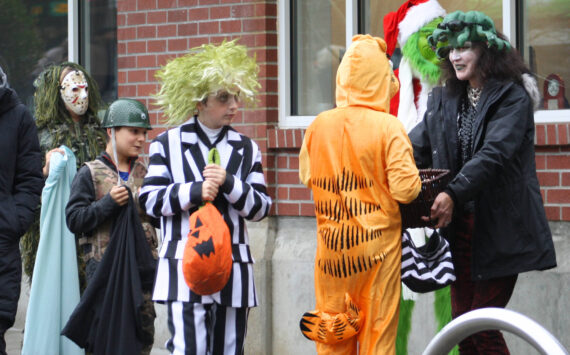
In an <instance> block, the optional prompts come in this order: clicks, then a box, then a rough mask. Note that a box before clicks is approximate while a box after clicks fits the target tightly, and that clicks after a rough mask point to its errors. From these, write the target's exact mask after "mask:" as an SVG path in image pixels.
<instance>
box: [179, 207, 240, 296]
mask: <svg viewBox="0 0 570 355" xmlns="http://www.w3.org/2000/svg"><path fill="white" fill-rule="evenodd" d="M231 270H232V245H231V238H230V231H229V229H228V226H227V225H226V223H225V221H224V219H223V217H222V215H221V214H220V212H218V210H217V209H216V207H215V206H214V205H213V204H211V203H206V204H205V205H204V206H203V207H202V208H200V209H199V210H198V211H196V212H194V213H192V214H191V215H190V231H189V232H188V239H187V241H186V246H185V248H184V256H183V259H182V272H183V274H184V279H185V280H186V283H187V284H188V287H190V289H191V290H192V291H193V292H195V293H197V294H199V295H210V294H212V293H215V292H218V291H220V290H221V289H222V288H223V287H224V286H225V285H226V283H227V282H228V279H229V277H230V274H231Z"/></svg>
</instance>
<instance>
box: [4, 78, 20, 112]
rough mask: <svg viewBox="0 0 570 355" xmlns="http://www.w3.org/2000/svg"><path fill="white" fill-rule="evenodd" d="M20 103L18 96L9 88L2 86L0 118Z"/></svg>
mask: <svg viewBox="0 0 570 355" xmlns="http://www.w3.org/2000/svg"><path fill="white" fill-rule="evenodd" d="M19 103H20V99H19V98H18V95H16V93H15V92H14V90H12V89H10V88H9V87H2V85H1V84H0V116H2V114H4V113H5V112H8V111H9V110H11V109H12V108H13V107H14V106H16V105H17V104H19Z"/></svg>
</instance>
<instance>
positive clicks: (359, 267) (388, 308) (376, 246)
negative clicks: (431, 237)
mask: <svg viewBox="0 0 570 355" xmlns="http://www.w3.org/2000/svg"><path fill="white" fill-rule="evenodd" d="M352 41H353V42H352V44H351V46H350V47H349V49H348V50H347V52H346V54H345V55H344V57H343V59H342V62H341V64H340V66H339V68H338V72H337V78H336V84H337V86H336V103H337V108H335V109H333V110H330V111H325V112H323V113H321V114H320V115H318V116H317V117H316V118H315V120H314V121H313V123H312V124H311V125H310V126H309V128H308V129H307V131H306V133H305V137H304V141H303V146H302V148H301V152H300V156H299V159H300V166H299V176H300V178H301V181H302V182H303V183H304V184H305V185H307V186H308V187H310V188H312V191H313V197H314V201H315V211H316V217H317V253H316V258H315V294H316V310H315V311H312V312H308V313H305V315H304V316H303V318H302V320H301V330H302V331H303V334H304V335H305V336H306V337H308V338H309V339H312V340H315V341H316V344H317V352H318V353H319V354H335V355H338V354H356V353H357V342H358V349H359V352H360V353H361V354H392V353H394V352H395V340H396V331H397V326H398V306H399V303H400V263H401V220H400V210H399V206H398V202H400V203H408V202H411V201H412V200H413V199H414V198H415V197H416V196H417V195H418V193H419V192H420V188H421V181H420V178H419V175H418V170H417V168H416V165H415V163H414V158H413V153H412V146H411V144H410V141H409V139H408V136H407V134H406V131H405V129H404V127H403V126H402V124H401V123H400V121H398V119H397V118H396V117H394V116H392V115H390V114H388V113H387V112H389V105H390V99H391V98H392V96H394V94H395V93H396V92H397V90H398V81H397V80H396V78H395V77H394V75H393V73H392V69H391V67H390V64H389V62H388V59H387V57H386V43H385V42H384V40H382V39H381V38H373V37H371V36H369V35H357V36H354V38H353V40H352Z"/></svg>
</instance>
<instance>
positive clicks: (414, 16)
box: [398, 0, 446, 47]
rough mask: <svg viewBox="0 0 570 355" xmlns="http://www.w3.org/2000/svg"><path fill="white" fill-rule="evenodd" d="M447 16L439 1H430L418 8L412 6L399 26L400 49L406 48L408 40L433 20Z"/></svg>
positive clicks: (417, 6) (419, 5)
mask: <svg viewBox="0 0 570 355" xmlns="http://www.w3.org/2000/svg"><path fill="white" fill-rule="evenodd" d="M445 14H446V12H445V10H444V9H443V7H441V5H440V4H439V3H438V2H437V0H429V1H427V2H424V3H421V4H418V5H416V6H412V7H411V8H410V9H409V10H408V12H407V13H406V16H405V17H404V18H403V19H402V21H400V24H399V25H398V29H399V33H398V43H399V44H400V47H403V46H404V44H405V43H406V41H407V40H408V38H410V36H411V35H412V34H413V33H415V32H417V31H418V30H419V29H420V28H422V27H424V26H425V25H426V24H428V23H430V22H431V21H432V20H433V19H435V18H437V17H444V16H445Z"/></svg>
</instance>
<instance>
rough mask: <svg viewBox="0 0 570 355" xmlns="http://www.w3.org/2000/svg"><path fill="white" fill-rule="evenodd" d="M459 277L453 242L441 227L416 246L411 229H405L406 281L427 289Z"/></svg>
mask: <svg viewBox="0 0 570 355" xmlns="http://www.w3.org/2000/svg"><path fill="white" fill-rule="evenodd" d="M453 281H455V270H454V268H453V261H452V260H451V251H450V249H449V243H448V242H447V240H445V238H443V237H441V236H440V235H439V233H438V232H437V231H434V233H433V234H432V235H431V237H430V238H429V240H428V242H427V243H426V244H425V245H423V246H421V247H419V248H418V247H416V245H415V244H414V242H413V241H412V238H411V237H410V234H409V233H408V231H407V230H404V231H403V233H402V282H403V283H404V284H405V285H406V286H408V288H409V289H410V290H412V291H414V292H418V293H426V292H431V291H435V290H438V289H440V288H443V287H445V286H447V285H449V284H451V283H452V282H453Z"/></svg>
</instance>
